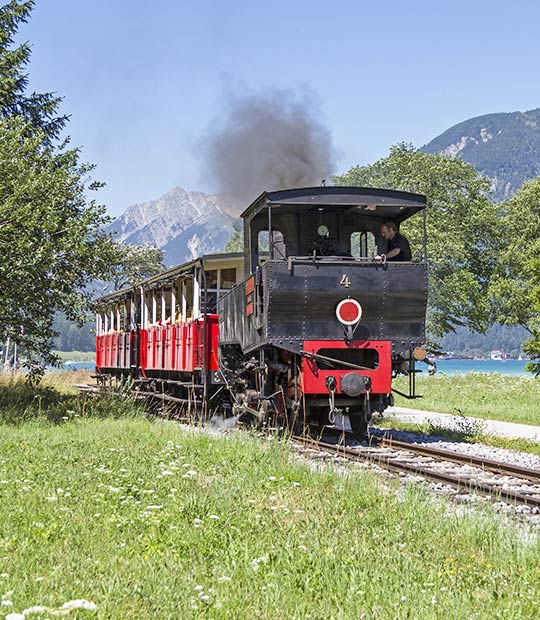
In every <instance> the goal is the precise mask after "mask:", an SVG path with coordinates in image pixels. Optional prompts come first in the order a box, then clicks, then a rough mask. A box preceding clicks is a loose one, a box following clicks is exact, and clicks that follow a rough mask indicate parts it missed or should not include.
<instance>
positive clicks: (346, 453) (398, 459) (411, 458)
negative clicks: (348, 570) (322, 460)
mask: <svg viewBox="0 0 540 620" xmlns="http://www.w3.org/2000/svg"><path fill="white" fill-rule="evenodd" d="M77 387H78V388H79V389H80V390H81V391H82V392H86V393H90V394H93V395H96V394H100V393H101V394H102V393H104V392H108V393H111V392H114V393H116V394H118V395H122V392H121V391H116V390H113V389H112V388H111V387H110V386H91V385H79V386H77ZM132 394H133V395H134V397H135V398H136V399H149V400H153V401H155V402H156V401H157V402H158V403H159V402H160V403H162V404H165V403H170V404H171V405H177V406H178V405H186V402H185V401H184V400H183V399H178V398H175V397H172V396H170V395H167V394H160V393H156V392H143V391H134V392H132ZM192 404H194V405H195V404H196V403H192ZM168 417H171V416H170V415H169V416H168ZM172 417H173V418H175V419H177V420H182V421H185V420H186V418H184V417H176V416H172ZM319 431H320V434H319V436H318V437H315V438H314V437H313V436H307V435H302V436H294V437H293V440H294V441H295V442H296V443H299V444H301V445H302V446H304V447H305V448H311V449H314V450H319V451H322V452H327V453H329V454H333V455H337V456H340V457H343V458H346V459H348V460H351V461H360V462H370V463H372V464H374V465H378V466H379V467H382V468H384V469H387V470H388V471H392V472H396V473H402V472H405V473H406V474H409V475H415V476H421V477H422V478H424V479H427V480H432V481H435V482H438V483H441V484H443V485H446V486H449V487H453V488H454V489H457V491H458V492H460V493H477V494H480V495H483V496H487V497H490V498H493V499H496V500H500V501H503V502H506V503H509V504H513V505H523V506H528V507H529V508H530V509H531V510H534V511H535V512H537V513H540V471H536V470H533V469H528V468H524V467H520V466H518V465H514V464H511V463H504V462H501V461H494V460H490V459H486V458H482V457H479V456H473V455H470V454H462V453H459V452H454V451H451V450H443V449H439V448H433V447H430V446H425V445H420V444H415V443H408V442H403V441H397V440H395V439H393V438H391V437H390V436H383V437H370V438H369V441H368V443H367V445H358V444H357V445H354V446H351V445H347V444H346V442H347V440H351V441H352V440H353V436H352V434H351V433H348V432H347V431H344V430H342V429H338V428H331V427H323V428H320V429H319ZM329 435H330V436H334V437H335V438H336V440H337V443H329V442H328V441H323V439H322V438H323V437H324V436H329Z"/></svg>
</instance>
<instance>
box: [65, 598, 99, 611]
mask: <svg viewBox="0 0 540 620" xmlns="http://www.w3.org/2000/svg"><path fill="white" fill-rule="evenodd" d="M62 609H87V610H88V611H94V610H95V609H97V605H96V604H95V603H92V601H87V600H85V599H84V598H78V599H76V600H74V601H67V602H66V603H64V604H63V605H62Z"/></svg>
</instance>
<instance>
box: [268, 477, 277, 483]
mask: <svg viewBox="0 0 540 620" xmlns="http://www.w3.org/2000/svg"><path fill="white" fill-rule="evenodd" d="M268 480H270V481H271V482H274V480H277V478H276V477H275V476H268Z"/></svg>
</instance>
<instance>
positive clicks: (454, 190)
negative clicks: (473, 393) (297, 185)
mask: <svg viewBox="0 0 540 620" xmlns="http://www.w3.org/2000/svg"><path fill="white" fill-rule="evenodd" d="M335 180H336V183H338V184H339V185H355V186H364V187H379V188H388V189H394V190H401V191H409V192H415V193H419V194H425V195H426V196H427V199H428V208H427V223H426V229H427V236H428V237H427V238H428V265H429V267H428V269H429V307H428V330H429V332H430V333H431V334H433V335H434V336H435V337H440V336H442V335H443V334H445V333H447V332H450V331H453V330H454V328H455V326H457V325H466V326H468V327H470V328H471V329H473V330H475V331H482V330H484V329H485V328H486V326H487V325H488V319H489V316H490V305H489V302H488V298H487V292H488V288H489V279H490V276H491V273H492V271H493V269H494V266H495V264H496V256H494V255H493V253H492V252H490V251H488V242H489V241H490V239H491V238H492V235H493V231H494V229H495V222H496V212H497V208H496V207H495V205H493V204H492V203H491V202H490V200H489V199H488V198H487V192H488V189H489V181H488V179H486V178H484V177H481V176H479V174H478V173H477V171H476V170H475V169H474V167H473V166H471V165H470V164H467V163H465V162H463V161H462V160H460V159H457V158H450V157H446V156H443V155H439V154H429V153H422V152H419V151H417V150H415V149H414V148H413V147H412V146H411V145H405V144H399V145H397V146H394V147H392V149H391V150H390V154H389V155H388V157H386V158H383V159H381V160H379V161H377V162H375V163H374V164H372V165H368V166H356V167H354V168H351V170H349V172H347V173H346V174H344V175H341V176H338V177H336V179H335ZM402 232H404V233H405V235H406V236H407V237H408V238H409V240H410V241H411V248H412V249H413V253H414V249H415V248H419V247H421V239H422V234H423V223H422V220H421V218H419V217H416V218H415V217H413V218H411V219H410V220H408V221H407V222H405V223H404V224H403V226H402Z"/></svg>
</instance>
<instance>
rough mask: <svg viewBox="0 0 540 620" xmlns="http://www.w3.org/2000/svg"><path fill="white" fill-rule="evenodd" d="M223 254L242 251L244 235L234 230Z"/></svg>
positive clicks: (238, 230) (239, 230)
mask: <svg viewBox="0 0 540 620" xmlns="http://www.w3.org/2000/svg"><path fill="white" fill-rule="evenodd" d="M224 251H225V252H243V251H244V233H243V232H242V230H241V229H240V228H235V229H234V232H233V234H232V235H231V238H230V239H229V241H227V245H226V246H225V249H224Z"/></svg>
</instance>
